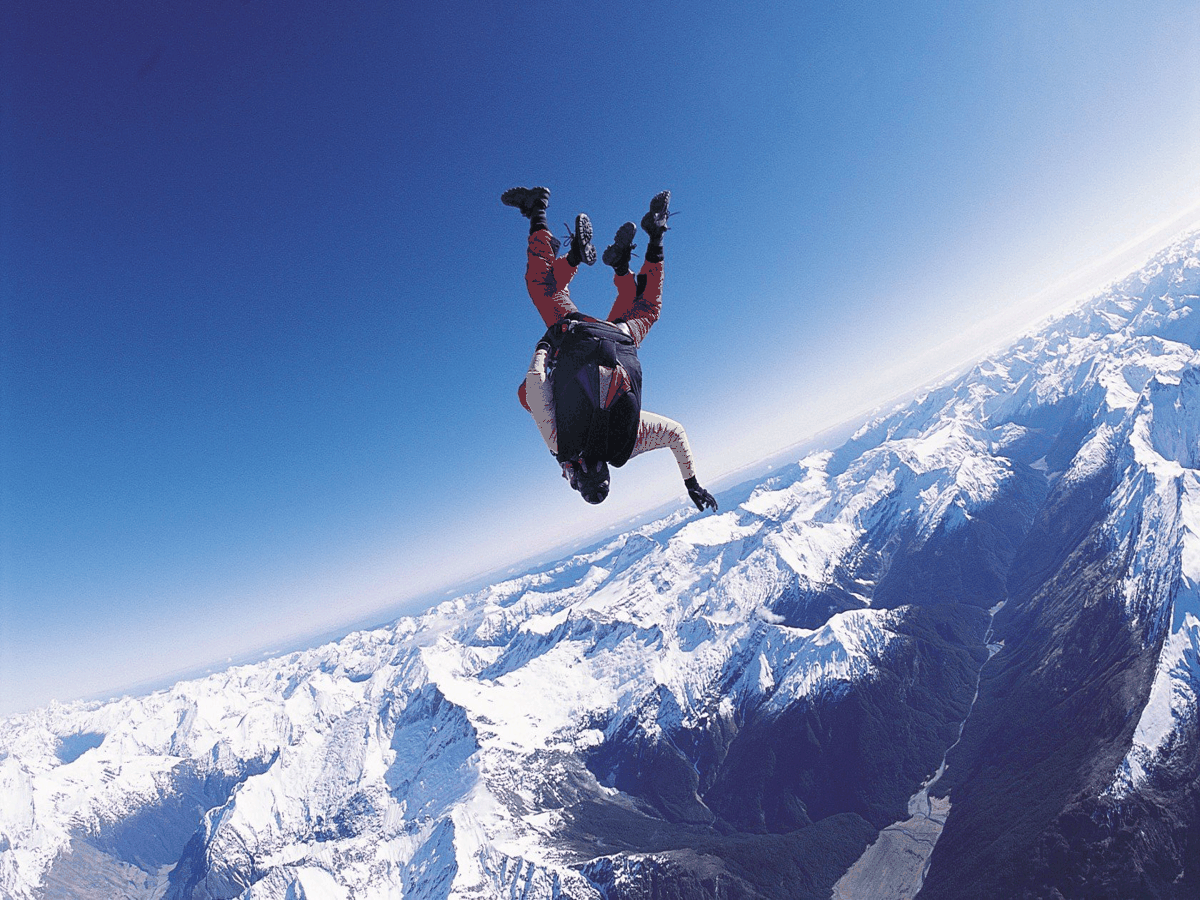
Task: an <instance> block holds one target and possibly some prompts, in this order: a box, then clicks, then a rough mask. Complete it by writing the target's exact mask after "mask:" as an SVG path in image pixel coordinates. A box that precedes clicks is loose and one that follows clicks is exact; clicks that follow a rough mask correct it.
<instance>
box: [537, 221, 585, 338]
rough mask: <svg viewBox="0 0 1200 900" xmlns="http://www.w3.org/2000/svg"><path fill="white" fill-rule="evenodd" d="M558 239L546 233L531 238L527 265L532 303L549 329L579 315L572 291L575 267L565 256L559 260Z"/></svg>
mask: <svg viewBox="0 0 1200 900" xmlns="http://www.w3.org/2000/svg"><path fill="white" fill-rule="evenodd" d="M554 243H555V242H554V238H553V236H551V234H550V232H549V231H548V230H546V229H541V230H539V231H535V232H533V233H532V234H530V235H529V249H528V252H527V254H526V257H527V259H526V263H525V287H526V288H527V289H528V290H529V299H530V300H532V301H533V305H534V306H535V307H536V308H537V311H538V314H539V315H540V316H541V317H542V321H543V322H545V323H546V327H547V328H549V327H551V326H552V325H554V324H556V323H557V322H559V321H561V320H562V319H563V318H565V317H566V316H567V315H569V314H570V313H574V312H579V310H578V309H577V308H576V306H575V303H574V302H573V301H572V300H571V293H570V290H569V287H570V284H571V279H572V278H574V277H575V270H576V269H577V268H578V266H573V265H571V264H570V263H569V262H567V258H566V257H565V256H560V257H557V258H556V257H555V255H554V250H555V247H554Z"/></svg>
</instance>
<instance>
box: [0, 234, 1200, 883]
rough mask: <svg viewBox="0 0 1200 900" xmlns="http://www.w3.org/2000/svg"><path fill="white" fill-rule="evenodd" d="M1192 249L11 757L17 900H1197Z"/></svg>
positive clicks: (0, 816) (0, 784)
mask: <svg viewBox="0 0 1200 900" xmlns="http://www.w3.org/2000/svg"><path fill="white" fill-rule="evenodd" d="M1198 293H1200V236H1198V235H1195V234H1193V235H1189V236H1187V237H1185V238H1183V239H1180V240H1179V241H1177V242H1176V243H1175V244H1173V245H1172V246H1171V247H1169V248H1168V249H1166V250H1164V251H1163V252H1162V253H1160V254H1159V255H1158V256H1157V257H1155V259H1153V260H1152V261H1151V262H1150V263H1149V264H1148V265H1147V266H1146V267H1145V268H1143V269H1142V270H1140V271H1138V272H1137V273H1135V274H1134V275H1132V276H1130V277H1129V278H1127V279H1125V280H1124V281H1122V282H1120V283H1119V284H1116V285H1115V286H1113V287H1112V288H1110V289H1108V290H1106V291H1105V292H1103V293H1102V294H1100V295H1099V296H1097V297H1095V298H1094V299H1092V300H1091V301H1089V302H1087V303H1086V304H1084V305H1083V306H1081V307H1080V308H1078V309H1077V310H1075V311H1074V312H1072V313H1070V314H1068V315H1066V316H1064V317H1061V318H1059V319H1057V320H1056V321H1054V322H1053V323H1052V324H1050V325H1049V326H1048V327H1047V328H1045V329H1044V330H1042V331H1041V332H1039V333H1037V334H1034V335H1031V336H1029V337H1027V338H1024V339H1023V340H1021V341H1019V342H1018V343H1017V344H1016V345H1014V346H1013V347H1011V348H1010V349H1008V350H1007V351H1005V352H1003V353H1000V354H997V355H995V356H992V357H990V358H988V359H987V360H985V361H983V362H981V363H980V364H979V365H977V366H975V367H974V368H973V369H972V370H971V371H969V372H967V373H966V374H965V375H962V376H961V377H957V378H955V379H953V380H951V381H948V382H946V383H944V384H942V385H940V386H938V387H936V388H934V389H931V390H930V391H929V392H928V393H926V394H924V395H922V396H920V397H919V398H917V399H916V400H914V401H913V402H910V403H907V404H905V405H904V406H902V407H900V408H898V409H896V410H894V411H892V412H890V413H888V414H886V415H883V416H880V417H879V418H877V419H875V420H873V421H871V422H869V423H868V424H867V425H865V426H864V427H863V428H862V429H861V430H860V431H858V432H857V433H856V434H855V435H854V436H853V437H852V438H851V439H850V440H849V441H847V442H846V443H844V444H842V445H841V446H839V447H837V448H836V449H830V450H826V451H824V452H819V453H814V454H812V455H809V456H807V457H806V458H804V459H802V460H800V461H799V462H798V463H796V464H795V465H792V466H790V467H788V468H786V469H783V470H781V471H777V472H775V473H774V474H773V475H772V477H770V478H769V479H768V480H766V481H764V482H762V483H756V484H748V485H744V486H742V487H740V488H736V489H733V490H730V491H727V492H725V493H724V494H722V495H720V497H719V499H720V501H721V510H722V511H721V512H720V513H718V514H706V515H700V514H698V513H696V512H695V511H694V510H692V509H686V510H685V509H681V510H680V511H678V512H676V513H673V514H671V515H668V516H667V517H665V518H663V519H660V520H658V521H655V522H653V523H651V524H649V525H646V526H644V527H641V528H638V529H636V530H634V531H631V532H629V533H628V534H623V535H621V536H619V537H617V538H615V539H613V540H610V541H607V542H605V543H603V544H602V545H599V546H596V547H593V548H591V549H589V550H587V551H585V552H581V553H579V554H577V555H575V556H572V557H571V558H569V559H565V560H563V561H562V562H560V563H557V564H555V565H551V566H549V567H545V568H543V569H540V570H538V571H535V572H531V573H529V574H526V575H522V576H520V577H517V578H513V579H511V580H508V581H504V582H501V583H498V584H495V585H492V586H490V587H488V588H486V589H484V590H481V591H478V592H476V593H473V594H470V595H468V596H464V597H460V598H457V599H454V600H451V601H449V602H446V603H443V604H441V605H440V606H438V607H436V608H434V609H432V610H430V611H429V612H428V613H426V614H425V615H422V616H419V617H415V618H404V619H401V620H400V621H398V622H396V623H395V624H394V625H392V626H390V627H387V628H382V629H378V630H374V631H366V632H359V633H355V634H351V635H349V636H348V637H346V638H344V639H343V640H340V641H338V642H336V643H332V644H329V645H326V646H323V647H320V648H317V649H314V650H309V651H306V652H301V653H292V654H289V655H286V656H283V657H280V658H278V659H272V660H268V661H265V662H262V663H258V664H256V665H247V666H238V667H235V668H231V669H229V670H228V671H225V672H222V673H219V674H215V675H211V676H209V677H207V678H203V679H200V680H194V681H188V682H182V683H179V684H177V685H175V686H174V687H173V688H171V689H169V690H164V691H159V692H156V693H153V694H150V695H148V696H144V697H136V698H125V699H121V700H116V701H112V702H107V703H71V704H52V705H51V706H49V707H47V708H45V709H39V710H36V711H34V712H31V713H27V714H23V715H19V716H14V717H10V718H8V719H6V720H3V721H0V897H3V898H9V900H34V898H39V900H40V898H46V900H53V898H92V897H95V898H101V897H103V898H131V900H132V898H138V900H150V898H155V900H157V898H169V900H215V898H242V900H285V898H287V900H299V898H307V900H335V898H336V900H351V898H353V900H359V898H363V900H372V898H380V900H382V898H420V900H435V898H436V900H444V898H485V900H491V898H522V900H551V898H563V900H566V898H570V900H633V898H637V900H643V898H645V900H650V898H653V900H668V898H678V900H706V898H711V900H718V898H720V900H740V898H747V900H749V898H764V900H779V898H821V900H828V898H830V897H837V898H854V900H873V898H884V897H887V898H896V897H915V896H919V897H920V898H921V900H939V898H945V900H951V898H952V900H971V898H1004V900H1010V898H1021V897H1030V898H1088V900H1094V898H1107V897H1111V898H1131V897H1137V898H1142V897H1146V898H1151V897H1155V898H1195V897H1200V727H1198V722H1197V703H1196V693H1197V689H1198V686H1200V663H1198V660H1197V653H1198V650H1200V594H1198V592H1197V584H1198V583H1200V298H1198V296H1197V294H1198Z"/></svg>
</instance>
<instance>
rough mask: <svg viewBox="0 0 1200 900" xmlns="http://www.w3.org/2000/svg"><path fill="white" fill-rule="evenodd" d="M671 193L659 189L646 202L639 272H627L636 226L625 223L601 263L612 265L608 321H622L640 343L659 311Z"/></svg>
mask: <svg viewBox="0 0 1200 900" xmlns="http://www.w3.org/2000/svg"><path fill="white" fill-rule="evenodd" d="M670 199H671V192H670V191H662V192H661V193H659V194H656V195H655V197H654V199H653V200H651V201H650V211H649V212H647V213H646V215H645V216H643V217H642V230H643V231H645V232H646V235H647V237H648V238H649V239H650V240H649V243H648V244H647V246H646V258H645V261H644V262H643V263H642V268H641V271H640V272H639V273H638V274H637V276H636V277H635V276H634V275H632V274H631V273H630V271H629V259H630V256H631V254H632V252H633V249H634V247H635V246H636V245H635V244H634V243H633V236H634V234H635V233H636V231H637V229H636V228H635V227H634V225H633V223H632V222H626V223H625V224H624V225H622V226H621V228H620V229H619V230H618V231H617V234H616V236H615V237H614V238H613V243H612V244H611V245H610V246H609V247H608V249H607V250H605V251H604V262H605V263H607V264H608V265H610V266H612V267H613V273H614V274H613V284H614V285H616V287H617V299H616V301H615V302H614V303H613V308H612V310H611V311H610V312H609V314H608V321H610V322H625V323H626V324H628V326H629V330H630V333H631V334H632V335H633V339H634V341H636V342H637V343H638V344H641V342H642V341H643V340H645V338H646V335H647V334H648V333H649V331H650V329H651V327H652V326H653V325H654V323H655V322H657V321H658V316H659V313H660V312H661V311H662V292H663V245H662V239H663V234H664V233H665V232H666V231H667V219H668V218H669V217H670V213H669V212H668V211H667V206H668V204H669V203H670Z"/></svg>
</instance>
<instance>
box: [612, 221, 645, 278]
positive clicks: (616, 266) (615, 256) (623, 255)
mask: <svg viewBox="0 0 1200 900" xmlns="http://www.w3.org/2000/svg"><path fill="white" fill-rule="evenodd" d="M635 234H637V226H636V225H634V224H633V223H632V222H626V223H625V224H624V225H622V226H621V227H620V228H618V229H617V234H616V236H615V237H614V238H613V242H612V243H611V244H609V245H608V248H607V249H606V250H605V251H604V264H605V265H606V266H612V267H613V271H614V272H615V273H616V274H618V275H628V274H629V257H630V256H631V255H632V254H633V248H634V247H636V246H637V244H635V243H634V242H633V236H634V235H635Z"/></svg>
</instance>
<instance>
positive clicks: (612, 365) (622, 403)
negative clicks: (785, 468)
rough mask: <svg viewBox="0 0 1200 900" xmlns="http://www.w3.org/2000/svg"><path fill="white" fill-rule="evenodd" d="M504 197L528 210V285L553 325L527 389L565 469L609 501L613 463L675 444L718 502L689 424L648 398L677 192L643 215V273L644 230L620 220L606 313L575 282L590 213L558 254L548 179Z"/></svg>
mask: <svg viewBox="0 0 1200 900" xmlns="http://www.w3.org/2000/svg"><path fill="white" fill-rule="evenodd" d="M500 199H501V202H503V203H504V204H505V205H507V206H514V207H516V208H517V209H519V210H520V211H521V214H522V215H524V216H525V217H526V218H528V219H529V252H528V259H527V264H526V269H525V285H526V287H527V288H528V289H529V297H530V299H531V300H533V305H534V306H535V307H536V308H537V311H538V313H539V314H540V315H541V317H542V321H543V322H544V323H545V324H546V326H547V331H546V334H545V335H544V336H543V337H542V339H541V340H540V341H538V344H537V348H536V349H535V351H534V354H533V360H532V361H531V362H530V364H529V371H528V372H527V373H526V375H525V380H524V381H523V382H522V383H521V386H520V389H519V390H518V395H519V397H520V400H521V405H522V406H524V407H525V408H526V409H527V410H529V412H530V414H531V415H532V416H533V419H534V421H535V422H536V423H537V427H538V431H539V432H540V433H541V435H542V439H543V440H544V441H545V442H546V446H547V447H548V448H549V449H550V452H551V453H552V454H553V455H554V457H555V459H557V460H558V462H559V463H560V464H561V466H562V474H563V477H564V478H566V479H567V481H568V482H569V483H570V485H571V487H572V488H573V489H575V490H576V491H578V492H579V494H580V495H581V496H582V497H583V499H584V500H586V501H587V502H588V503H601V502H603V501H604V498H605V497H607V496H608V491H609V477H610V473H609V466H613V467H620V466H623V465H624V464H625V463H626V462H628V461H629V460H630V459H632V458H633V457H635V456H638V455H639V454H642V453H645V452H646V451H648V450H657V449H659V448H663V447H668V448H670V450H671V452H672V453H673V454H674V455H675V462H676V463H677V464H678V466H679V472H680V474H681V475H682V476H683V483H684V486H685V487H686V488H687V492H688V496H689V497H690V498H691V499H692V502H693V503H695V504H696V508H697V509H700V510H701V511H703V510H704V509H706V508H708V509H716V508H717V501H716V500H715V499H714V498H713V495H712V494H710V493H709V492H708V491H706V490H705V489H704V488H702V487H701V486H700V483H699V482H698V481H697V480H696V469H695V463H694V461H693V459H692V452H691V448H690V447H689V446H688V439H687V433H686V432H685V431H684V430H683V426H682V425H680V424H679V423H678V422H676V421H674V420H672V419H668V418H666V417H665V416H660V415H656V414H655V413H652V412H648V411H646V410H644V409H642V408H641V398H642V368H641V364H640V363H639V362H638V356H637V348H638V347H639V346H640V345H641V343H642V341H643V340H645V338H646V335H647V333H649V331H650V328H651V327H652V326H653V325H654V323H655V322H656V321H658V315H659V312H660V310H661V309H662V287H663V244H662V241H663V234H664V233H665V232H666V231H667V227H668V226H667V219H668V218H669V216H670V212H669V211H668V209H667V207H668V205H669V203H670V199H671V192H670V191H662V192H661V193H659V194H656V195H655V196H654V199H652V200H651V201H650V210H649V212H647V213H646V215H645V216H643V217H642V230H643V231H644V232H646V235H647V237H648V238H649V241H648V243H647V246H646V256H645V260H644V262H643V264H642V267H641V271H640V272H639V273H638V274H637V275H636V276H635V275H634V274H633V273H632V272H630V271H629V260H630V256H631V254H632V252H633V250H634V247H635V246H636V245H635V244H634V243H633V239H634V236H635V234H636V233H637V226H635V225H634V224H633V223H632V222H626V223H625V224H624V225H622V226H621V227H620V228H619V229H618V230H617V233H616V236H615V237H614V238H613V242H612V244H611V245H610V246H609V247H608V249H606V250H605V251H604V263H605V265H608V266H612V268H613V273H614V274H613V284H615V285H616V288H617V299H616V301H615V302H614V303H613V306H612V310H611V311H610V312H609V314H608V318H607V319H606V320H600V319H594V318H592V317H591V316H586V315H584V314H583V313H581V312H580V311H579V310H578V308H577V307H576V306H575V304H574V303H573V302H572V300H571V296H570V292H569V289H568V288H569V285H570V283H571V279H572V278H573V277H574V276H575V272H576V270H577V269H578V268H579V265H580V264H581V263H586V264H587V265H589V266H590V265H594V264H595V262H596V248H595V247H593V246H592V223H591V221H590V220H589V219H588V217H587V216H586V215H584V214H583V213H580V214H579V215H578V216H576V217H575V233H574V234H573V235H572V236H571V237H570V238H569V243H570V249H569V250H568V251H567V253H566V255H565V256H557V255H556V254H557V252H558V249H559V242H558V241H557V240H556V239H555V238H554V237H553V236H552V235H551V233H550V228H549V226H548V225H547V222H546V209H547V206H548V204H549V200H550V191H549V189H547V188H544V187H533V188H525V187H515V188H511V189H509V190H507V191H505V192H504V194H503V195H502V196H501V198H500Z"/></svg>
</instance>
